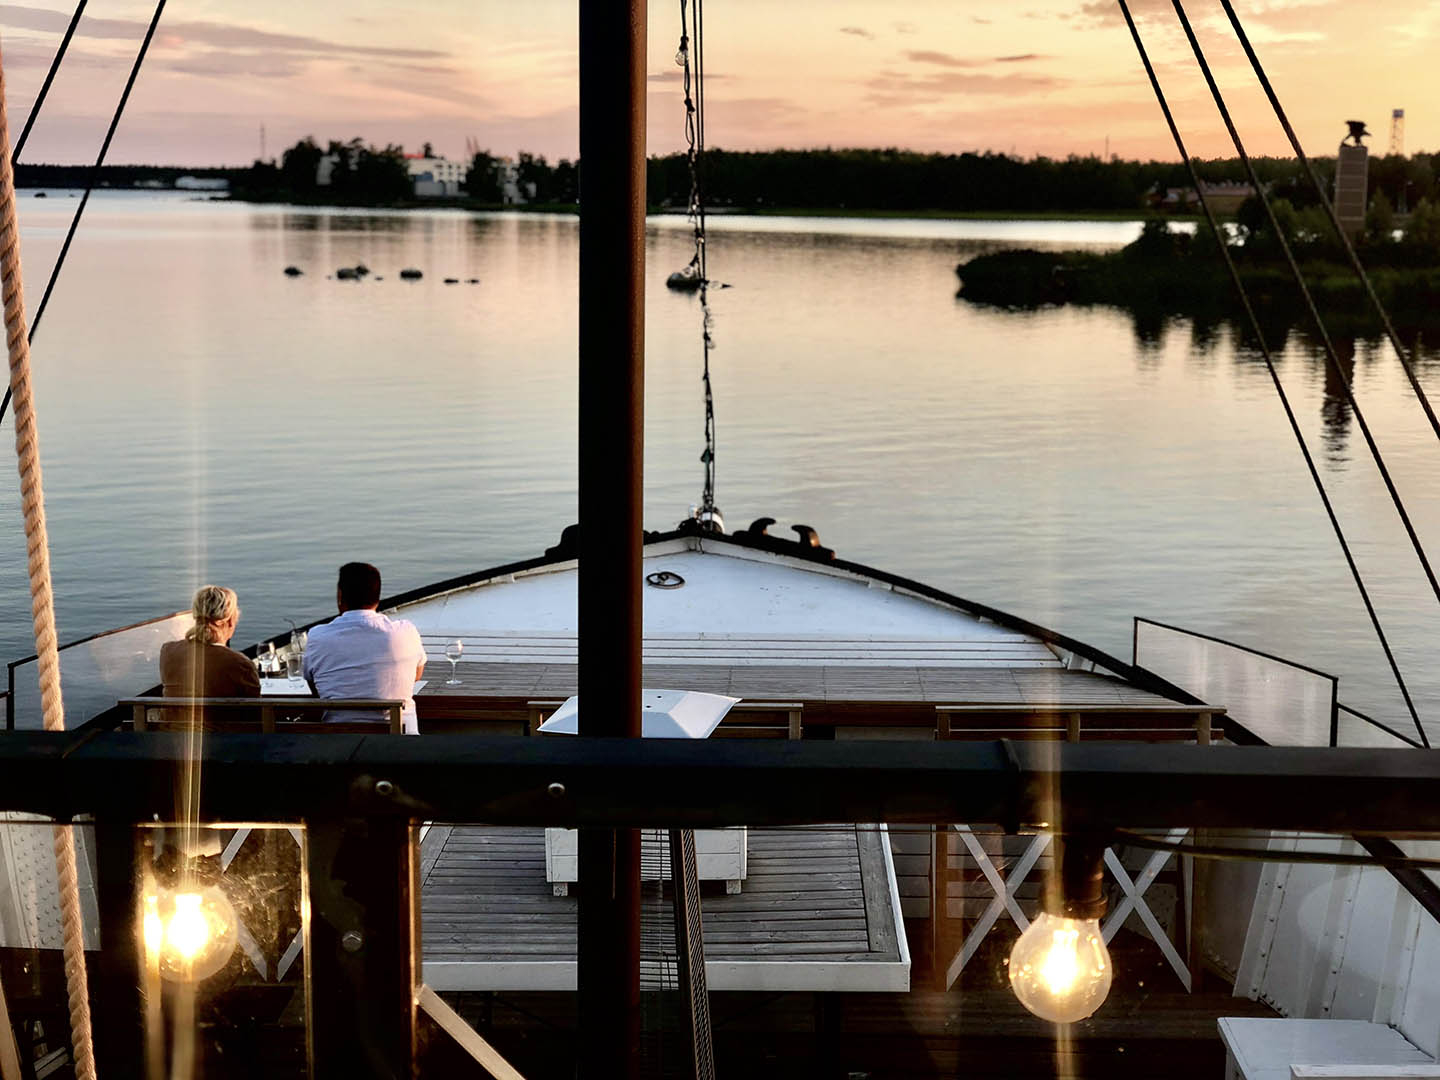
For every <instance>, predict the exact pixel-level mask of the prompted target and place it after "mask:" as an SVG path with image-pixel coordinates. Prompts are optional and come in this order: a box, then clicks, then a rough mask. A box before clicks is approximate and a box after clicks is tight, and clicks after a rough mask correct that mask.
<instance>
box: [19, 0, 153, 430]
mask: <svg viewBox="0 0 1440 1080" xmlns="http://www.w3.org/2000/svg"><path fill="white" fill-rule="evenodd" d="M164 11H165V0H157V3H156V5H155V14H154V15H153V16H152V17H151V19H150V25H149V27H148V28H147V29H146V31H145V38H144V40H143V41H141V42H140V51H139V52H138V53H136V54H135V63H134V64H133V65H132V66H131V68H130V77H129V78H128V79H126V80H125V89H124V90H123V91H121V93H120V101H119V103H118V104H117V105H116V106H115V113H114V115H112V116H111V117H110V127H109V128H108V129H107V130H106V132H105V140H104V141H103V142H102V143H101V144H100V152H99V153H98V154H97V155H96V156H95V164H94V165H92V166H90V172H89V174H88V175H87V176H86V178H85V191H84V193H83V194H82V195H81V196H80V205H79V206H77V207H76V208H75V214H74V216H73V217H72V218H71V219H70V228H69V229H68V230H67V231H66V233H65V242H64V243H62V244H61V245H60V254H59V255H58V256H56V258H55V265H54V266H52V267H51V268H50V279H49V280H48V281H47V282H46V283H45V291H44V293H42V294H41V296H40V303H39V305H38V306H37V307H36V309H35V317H34V318H33V319H31V320H30V330H29V340H30V341H34V340H35V331H36V330H38V329H39V328H40V320H41V318H43V317H44V315H45V309H46V307H48V306H49V304H50V297H51V294H53V293H54V291H55V283H56V282H57V281H59V280H60V271H61V269H62V268H63V267H64V266H65V259H66V257H67V256H68V255H69V254H70V244H71V243H72V242H73V241H74V239H75V230H76V229H78V228H79V227H80V219H81V218H82V217H83V216H84V215H85V207H86V206H87V205H88V204H89V202H90V194H91V192H93V191H94V190H95V185H96V184H97V183H98V182H99V180H100V169H101V166H103V165H104V164H105V156H106V155H107V154H108V153H109V152H110V143H111V141H112V140H114V138H115V130H116V129H117V128H118V127H119V126H120V118H121V117H122V116H124V115H125V106H126V104H127V103H128V102H129V101H130V91H131V90H132V89H134V87H135V80H136V78H137V77H138V76H139V74H140V68H141V65H143V64H144V63H145V54H146V53H147V52H148V51H149V49H150V42H151V40H152V39H154V37H155V28H156V27H157V26H158V25H159V24H160V16H161V14H162V13H163V12H164ZM32 112H33V111H32ZM10 396H11V395H10V390H9V389H8V388H7V389H6V391H5V397H4V398H3V399H0V421H3V420H4V419H5V411H6V409H7V408H9V406H10Z"/></svg>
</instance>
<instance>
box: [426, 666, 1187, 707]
mask: <svg viewBox="0 0 1440 1080" xmlns="http://www.w3.org/2000/svg"><path fill="white" fill-rule="evenodd" d="M426 676H427V682H426V685H425V688H424V689H423V691H422V692H421V693H420V694H419V695H417V701H418V702H419V703H420V705H421V709H422V713H423V711H424V705H425V703H426V702H427V701H431V702H436V703H438V702H440V701H443V699H447V698H468V699H474V700H475V701H477V702H480V703H483V702H485V701H503V700H507V699H513V700H519V701H525V700H528V699H531V698H557V697H558V698H566V697H569V696H570V695H571V694H573V693H575V692H576V686H577V682H578V669H577V668H576V666H575V665H574V664H526V663H509V662H504V661H483V662H480V661H465V660H462V661H461V662H460V663H459V664H458V665H457V666H456V678H458V679H459V680H460V685H459V686H447V685H445V683H446V680H448V679H449V677H450V676H449V664H448V663H447V662H446V661H444V660H437V659H434V658H432V659H431V660H430V665H429V666H428V667H427V669H426ZM643 678H644V683H645V685H646V686H655V687H683V688H684V689H686V690H698V691H701V692H704V693H709V694H729V695H730V696H732V697H738V698H750V699H761V700H773V699H775V698H785V699H786V700H794V701H804V702H806V703H807V707H809V705H810V704H811V703H814V704H829V705H845V704H862V703H863V704H866V705H874V704H877V703H880V704H883V703H895V704H928V705H931V706H934V705H940V704H958V703H966V702H968V703H973V704H996V705H1016V704H1025V705H1046V706H1061V707H1063V706H1065V705H1117V706H1118V705H1167V704H1169V705H1174V704H1175V703H1174V702H1172V701H1170V700H1169V699H1167V698H1163V697H1160V696H1159V695H1158V694H1152V693H1150V692H1148V691H1146V690H1141V689H1139V688H1138V687H1135V686H1132V685H1130V684H1129V683H1126V682H1124V681H1122V680H1120V679H1114V678H1109V677H1107V676H1104V675H1097V674H1094V673H1092V672H1086V671H1067V670H1064V669H1062V668H1057V667H1050V668H1010V667H981V668H966V667H930V666H926V665H921V664H911V665H904V666H885V667H856V666H853V665H846V664H733V665H732V664H646V665H645V666H644V670H643Z"/></svg>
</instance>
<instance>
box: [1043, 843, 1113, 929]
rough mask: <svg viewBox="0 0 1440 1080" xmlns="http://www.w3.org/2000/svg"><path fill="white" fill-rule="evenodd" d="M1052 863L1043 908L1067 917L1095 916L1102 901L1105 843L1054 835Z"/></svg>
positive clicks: (1100, 912)
mask: <svg viewBox="0 0 1440 1080" xmlns="http://www.w3.org/2000/svg"><path fill="white" fill-rule="evenodd" d="M1053 844H1054V848H1055V864H1056V866H1058V868H1059V872H1058V874H1056V873H1052V874H1051V877H1050V888H1049V889H1047V890H1046V896H1045V910H1046V911H1049V912H1050V913H1051V914H1052V915H1062V916H1064V917H1065V918H1067V919H1099V918H1101V917H1102V916H1104V914H1105V911H1106V909H1107V908H1108V906H1109V905H1108V904H1107V903H1106V901H1105V845H1104V844H1103V843H1101V842H1099V841H1095V840H1090V839H1088V838H1086V837H1071V836H1056V837H1055V839H1054V841H1053Z"/></svg>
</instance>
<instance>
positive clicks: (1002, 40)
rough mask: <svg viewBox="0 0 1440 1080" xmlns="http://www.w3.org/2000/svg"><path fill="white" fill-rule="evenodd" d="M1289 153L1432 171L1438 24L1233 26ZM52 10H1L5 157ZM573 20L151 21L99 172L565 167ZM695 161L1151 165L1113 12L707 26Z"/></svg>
mask: <svg viewBox="0 0 1440 1080" xmlns="http://www.w3.org/2000/svg"><path fill="white" fill-rule="evenodd" d="M1235 2H1236V6H1237V9H1238V10H1239V12H1240V14H1241V17H1242V19H1244V20H1245V22H1246V26H1247V29H1248V31H1249V33H1250V35H1251V38H1252V40H1253V41H1254V42H1255V45H1256V47H1257V49H1258V50H1259V51H1260V53H1261V57H1262V59H1263V60H1264V61H1265V63H1266V64H1267V66H1268V68H1269V71H1270V74H1271V77H1272V79H1273V80H1274V82H1275V84H1276V88H1277V90H1278V91H1279V93H1280V95H1281V97H1282V100H1283V101H1284V103H1285V105H1286V107H1287V109H1288V110H1289V112H1290V115H1291V118H1292V120H1293V121H1294V122H1295V125H1296V127H1297V129H1298V131H1299V134H1300V137H1301V139H1302V140H1303V141H1304V143H1305V145H1306V148H1307V149H1309V150H1312V151H1313V152H1315V153H1329V152H1333V149H1334V146H1335V144H1336V143H1337V142H1338V141H1339V139H1340V137H1341V136H1342V135H1343V134H1344V130H1345V129H1344V123H1343V121H1345V120H1347V119H1351V118H1358V119H1363V120H1366V121H1367V122H1368V123H1369V126H1370V129H1371V130H1372V131H1373V132H1374V133H1375V136H1376V137H1375V139H1374V140H1372V146H1373V147H1375V148H1376V149H1378V150H1380V151H1381V152H1384V151H1385V149H1386V148H1387V146H1388V142H1389V130H1390V112H1391V109H1392V108H1395V107H1402V108H1405V109H1406V113H1407V117H1406V123H1407V129H1406V137H1405V146H1406V151H1407V152H1412V153H1413V152H1415V151H1417V150H1422V149H1426V150H1432V151H1433V150H1436V149H1440V64H1437V62H1436V61H1437V58H1440V2H1436V0H1404V2H1402V0H1369V2H1367V3H1355V2H1353V0H1235ZM1133 7H1134V9H1135V10H1136V11H1137V14H1138V17H1139V19H1140V21H1141V24H1142V30H1143V31H1144V32H1145V33H1146V36H1147V41H1148V43H1149V44H1150V47H1151V50H1152V54H1153V55H1154V56H1155V57H1156V59H1157V61H1158V62H1159V64H1160V74H1161V79H1162V81H1163V82H1164V84H1165V87H1166V89H1167V91H1168V92H1169V93H1170V94H1171V98H1172V104H1173V105H1174V107H1175V108H1176V111H1177V114H1178V115H1179V117H1180V119H1181V124H1182V128H1183V130H1184V133H1185V135H1186V137H1187V140H1188V141H1189V143H1190V148H1191V150H1192V152H1195V153H1198V154H1202V155H1205V156H1210V155H1218V154H1228V153H1229V143H1228V140H1226V139H1225V136H1224V132H1223V128H1221V127H1220V125H1219V122H1218V120H1217V118H1216V115H1215V111H1214V108H1213V106H1212V105H1211V104H1210V102H1209V98H1208V94H1206V92H1205V88H1204V85H1203V83H1202V82H1201V81H1200V78H1199V76H1198V74H1197V72H1196V70H1195V65H1194V61H1193V59H1192V58H1191V57H1190V54H1189V50H1188V47H1187V46H1186V44H1185V42H1184V39H1183V37H1182V36H1181V35H1180V33H1179V30H1178V27H1177V25H1176V21H1175V16H1174V13H1173V10H1172V8H1171V5H1170V2H1169V0H1134V3H1133ZM1187 9H1188V10H1189V12H1190V14H1191V17H1192V18H1193V19H1194V20H1195V21H1196V23H1197V25H1198V27H1199V32H1200V34H1201V36H1202V39H1203V41H1204V43H1205V44H1206V46H1207V48H1208V50H1209V51H1210V56H1211V59H1212V62H1214V63H1215V64H1216V66H1217V73H1218V77H1219V79H1220V81H1221V84H1222V87H1223V88H1224V89H1225V90H1226V91H1227V92H1228V93H1229V94H1230V95H1231V103H1232V109H1233V110H1234V112H1235V114H1236V117H1237V120H1238V121H1239V123H1240V124H1241V128H1242V134H1243V135H1244V137H1245V138H1246V141H1247V145H1248V147H1249V149H1250V150H1251V151H1252V152H1255V153H1257V154H1259V153H1279V152H1281V148H1282V145H1283V144H1282V141H1281V136H1280V132H1279V130H1278V128H1277V126H1276V124H1275V122H1274V120H1273V118H1272V117H1271V116H1270V114H1269V111H1268V107H1267V106H1266V105H1265V102H1264V99H1263V98H1262V97H1260V95H1259V93H1258V91H1257V90H1256V88H1255V85H1254V79H1253V76H1252V75H1251V74H1250V70H1249V66H1248V64H1247V63H1246V62H1245V59H1244V56H1243V55H1242V54H1241V53H1240V51H1239V49H1238V47H1237V46H1236V44H1235V42H1234V38H1233V37H1232V36H1231V34H1230V31H1229V26H1228V23H1227V22H1226V21H1225V18H1224V15H1223V12H1222V11H1221V8H1220V5H1219V3H1218V0H1190V3H1189V4H1188V5H1187ZM70 10H71V6H70V4H69V3H68V2H67V3H63V4H60V3H52V2H49V0H36V2H34V3H29V4H3V5H0V49H3V57H4V65H5V77H6V84H7V92H8V98H9V105H10V108H11V109H12V110H13V112H12V127H13V128H14V129H15V130H17V131H18V128H19V125H20V123H21V122H22V121H23V118H24V114H25V111H26V110H27V109H28V108H29V105H30V102H31V101H32V98H33V95H34V93H35V91H36V89H37V88H38V86H39V83H40V80H41V78H42V77H43V75H44V71H45V67H46V65H47V64H48V62H49V58H50V56H51V54H52V52H53V50H54V48H55V46H56V45H57V44H58V42H59V39H60V34H61V32H62V31H63V29H64V27H65V24H66V22H67V21H68V19H69V13H70ZM151 10H152V5H151V4H150V3H148V2H140V3H136V2H133V0H92V2H91V3H90V5H89V7H88V9H87V13H86V17H85V20H84V21H83V22H82V24H81V30H80V32H79V35H77V37H76V40H75V44H74V45H73V46H72V49H71V54H70V57H69V59H68V60H67V63H66V66H65V68H64V69H62V72H61V75H60V77H59V79H58V80H57V83H56V87H55V91H54V92H53V93H52V96H51V98H50V101H49V102H48V103H47V105H46V109H45V112H44V114H43V115H42V118H41V120H40V122H39V124H38V126H37V128H36V131H35V134H34V135H33V136H32V141H31V144H30V147H29V148H28V149H27V151H26V154H25V157H26V158H27V159H28V160H30V161H32V162H39V161H58V162H82V161H86V160H89V159H91V158H92V157H93V155H94V153H95V150H96V148H97V146H98V144H99V141H100V138H101V136H102V134H103V132H104V128H105V123H106V120H107V118H108V115H109V113H110V111H111V110H112V109H113V107H114V102H115V100H116V98H117V97H118V95H119V92H120V89H121V86H122V85H123V83H124V79H125V76H126V73H127V71H128V69H129V65H130V62H131V60H132V58H133V55H134V51H135V49H136V47H137V46H138V44H139V40H140V37H141V35H142V34H143V31H144V27H145V24H146V22H147V21H148V19H149V15H150V12H151ZM575 29H576V4H575V0H524V2H521V0H505V2H499V0H494V2H479V3H477V2H474V0H468V2H460V0H405V2H404V3H400V2H397V0H346V2H345V3H343V4H342V3H326V2H324V0H283V2H282V0H247V2H245V3H243V4H242V3H237V2H235V0H229V2H221V0H171V2H170V3H169V5H168V6H167V8H166V15H165V19H164V20H163V21H162V23H161V29H160V32H159V35H158V36H157V38H156V42H155V45H154V46H153V47H152V50H151V54H150V59H149V61H148V62H147V65H146V67H145V70H144V71H143V72H142V74H141V77H140V81H139V84H138V86H137V88H136V90H135V94H134V96H133V98H132V100H131V103H130V107H129V110H128V112H127V114H126V117H125V120H124V123H123V124H122V126H121V129H120V132H119V135H118V136H117V138H116V141H115V145H114V147H113V148H112V151H111V154H110V160H111V161H113V162H153V163H176V164H196V165H199V164H240V163H246V162H249V161H250V160H251V159H253V158H254V157H256V156H257V154H258V153H259V145H260V144H259V130H260V125H261V124H262V123H263V124H264V125H265V128H266V132H267V145H268V150H269V153H270V154H272V155H273V154H277V153H278V152H279V151H280V150H281V149H283V147H285V146H287V145H289V144H291V143H293V142H294V141H295V140H296V139H298V138H300V137H301V136H304V135H306V134H314V135H315V136H317V137H318V138H320V139H322V140H324V139H327V138H342V139H348V138H350V137H353V136H356V135H358V136H360V137H361V138H364V139H366V140H367V141H373V142H376V143H387V142H398V143H402V144H404V145H405V146H406V147H407V148H411V149H417V148H418V146H419V144H420V143H421V142H422V141H424V140H427V139H428V140H430V141H431V142H433V143H434V144H435V146H436V148H437V150H438V151H440V152H443V153H447V154H449V155H451V156H454V157H459V156H461V155H462V153H463V148H464V141H465V138H466V137H467V136H473V137H474V138H476V139H477V140H478V141H479V143H480V144H481V145H482V146H485V147H488V148H490V149H491V150H492V151H493V152H495V153H500V154H513V153H514V152H515V151H517V150H521V149H526V150H532V151H534V152H537V153H543V154H545V155H547V156H549V157H551V158H552V159H553V158H557V157H564V156H573V155H574V154H575V153H576V149H577V112H576V93H577V79H576V46H575ZM706 34H707V41H706V46H707V69H708V72H709V75H710V80H709V83H708V97H707V103H708V107H709V128H708V134H709V142H710V144H711V145H712V146H720V147H725V148H730V149H766V148H773V147H780V146H785V147H815V146H900V147H905V148H910V149H915V150H924V151H945V152H959V151H965V150H987V149H990V150H999V151H1005V152H1011V151H1014V152H1016V153H1019V154H1021V155H1025V156H1030V155H1034V154H1048V155H1052V156H1063V155H1066V154H1071V153H1077V154H1090V153H1094V154H1100V153H1102V152H1103V151H1104V149H1105V145H1106V139H1107V137H1108V139H1109V146H1110V150H1111V151H1112V152H1113V153H1115V154H1117V155H1120V156H1122V157H1142V158H1150V157H1159V158H1170V157H1172V156H1173V149H1172V148H1171V144H1170V142H1169V139H1168V136H1167V134H1166V132H1165V129H1164V126H1163V124H1162V121H1161V117H1160V114H1159V111H1158V109H1157V107H1156V105H1155V103H1154V100H1153V98H1152V96H1151V93H1150V90H1149V87H1148V86H1147V85H1146V83H1145V81H1144V77H1143V73H1142V71H1141V69H1140V66H1139V62H1138V60H1137V58H1136V55H1135V51H1134V48H1133V46H1132V44H1131V42H1130V38H1129V35H1128V33H1127V32H1126V30H1125V27H1124V24H1123V23H1122V22H1121V21H1120V16H1119V13H1118V8H1117V7H1116V6H1115V4H1114V3H1113V2H1112V0H1018V2H1004V0H1000V2H997V0H989V2H986V3H980V2H978V0H948V2H940V0H871V2H868V3H859V2H855V0H823V2H822V0H794V2H787V3H775V2H771V0H711V2H710V3H709V4H708V5H707V7H706ZM678 38H679V3H678V0H676V2H674V3H655V2H652V4H651V6H650V41H649V56H650V63H649V68H650V87H651V93H650V99H649V108H650V113H649V124H650V150H651V152H652V153H663V152H668V151H671V150H674V149H677V148H678V147H679V145H680V140H681V134H682V127H681V119H682V112H681V104H680V100H679V80H678V70H679V69H678V68H676V66H675V63H674V54H675V47H676V44H677V41H678Z"/></svg>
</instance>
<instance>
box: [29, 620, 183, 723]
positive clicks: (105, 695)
mask: <svg viewBox="0 0 1440 1080" xmlns="http://www.w3.org/2000/svg"><path fill="white" fill-rule="evenodd" d="M191 625H192V621H191V616H190V613H189V612H188V611H182V612H178V613H177V614H174V615H166V616H165V617H164V618H160V619H154V620H151V621H150V622H145V623H140V624H139V625H137V626H127V627H124V628H123V629H120V630H111V631H108V632H107V633H104V634H97V635H96V636H94V637H92V638H86V639H85V640H83V641H77V642H74V643H73V644H71V645H64V646H61V648H60V688H61V691H62V693H63V694H64V698H65V723H66V726H67V727H72V728H73V727H78V726H79V725H80V724H83V723H84V722H85V721H86V720H89V719H91V718H92V717H94V716H96V715H98V714H99V713H102V712H104V711H105V710H106V709H109V708H112V707H113V706H114V705H115V702H116V700H117V699H119V698H125V697H133V696H135V695H136V694H139V693H142V692H143V691H145V690H146V689H148V688H150V687H152V686H154V685H155V684H156V683H158V682H159V681H160V672H159V669H158V667H157V664H158V663H159V659H160V646H162V645H164V644H165V643H166V642H167V641H176V640H178V639H180V638H182V637H184V636H185V631H187V630H189V629H190V627H191ZM11 680H12V686H13V687H14V694H13V697H12V699H11V702H10V707H11V708H12V709H13V713H12V714H11V715H12V716H13V718H14V724H13V726H14V727H15V728H16V729H18V730H21V731H24V730H39V729H40V728H41V727H43V726H44V724H43V720H42V718H41V712H40V682H39V664H38V662H37V661H36V660H34V659H33V658H32V659H28V660H22V661H20V662H18V663H16V664H13V665H11Z"/></svg>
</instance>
